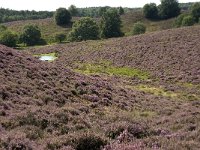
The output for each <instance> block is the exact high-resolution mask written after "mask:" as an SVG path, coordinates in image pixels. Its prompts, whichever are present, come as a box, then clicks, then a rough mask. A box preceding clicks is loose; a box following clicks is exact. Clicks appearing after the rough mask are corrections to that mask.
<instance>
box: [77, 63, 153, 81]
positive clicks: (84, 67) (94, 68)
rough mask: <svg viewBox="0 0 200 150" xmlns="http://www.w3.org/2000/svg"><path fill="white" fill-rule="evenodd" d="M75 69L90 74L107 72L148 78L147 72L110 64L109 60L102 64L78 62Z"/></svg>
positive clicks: (108, 73) (143, 78)
mask: <svg viewBox="0 0 200 150" xmlns="http://www.w3.org/2000/svg"><path fill="white" fill-rule="evenodd" d="M75 71H77V72H79V73H83V74H87V75H91V74H107V75H110V76H113V75H114V76H124V77H137V78H139V79H142V80H146V79H148V78H149V74H148V73H147V72H145V71H141V70H139V69H134V68H130V67H116V66H112V65H111V64H110V63H109V62H104V63H102V64H89V63H85V64H78V68H77V69H75Z"/></svg>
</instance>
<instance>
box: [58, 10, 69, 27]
mask: <svg viewBox="0 0 200 150" xmlns="http://www.w3.org/2000/svg"><path fill="white" fill-rule="evenodd" d="M71 18H72V17H71V14H70V12H69V11H68V10H67V9H65V8H58V9H57V10H56V13H55V22H56V24H57V25H59V26H62V25H67V24H69V23H70V22H71Z"/></svg>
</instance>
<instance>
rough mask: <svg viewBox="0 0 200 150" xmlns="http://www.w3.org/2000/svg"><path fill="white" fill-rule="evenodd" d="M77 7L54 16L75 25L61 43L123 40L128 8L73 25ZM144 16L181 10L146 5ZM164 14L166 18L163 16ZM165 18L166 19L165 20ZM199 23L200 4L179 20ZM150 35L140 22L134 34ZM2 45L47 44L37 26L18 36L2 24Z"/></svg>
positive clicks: (106, 10) (169, 3) (169, 2)
mask: <svg viewBox="0 0 200 150" xmlns="http://www.w3.org/2000/svg"><path fill="white" fill-rule="evenodd" d="M76 13H77V8H76V7H75V6H73V5H72V6H70V7H69V8H68V9H66V8H58V9H57V10H56V12H55V14H54V20H55V23H56V24H57V25H58V26H66V25H72V30H71V31H70V32H69V34H68V36H67V37H66V35H65V34H64V33H59V34H57V35H55V40H56V41H57V42H62V41H63V40H65V39H67V40H68V41H83V40H97V39H106V38H112V37H122V36H124V33H123V32H122V30H121V27H122V21H121V17H120V16H121V15H123V14H124V9H123V8H122V7H119V8H110V7H102V9H101V18H100V20H99V21H97V20H96V19H94V18H91V17H81V18H80V19H79V20H77V21H75V22H72V20H71V19H72V16H74V15H76ZM143 13H144V15H145V17H146V18H148V19H155V18H154V17H156V18H157V17H158V16H160V18H161V19H166V18H167V19H168V18H171V17H176V16H178V15H179V14H180V13H181V12H180V7H179V5H178V1H176V0H161V4H160V5H159V6H156V5H155V4H153V3H150V4H146V5H145V6H144V7H143ZM161 14H162V15H161ZM161 16H162V17H161ZM195 22H200V2H197V3H194V4H193V5H192V7H191V8H190V11H189V13H187V14H180V15H179V16H178V17H177V19H176V22H175V23H176V26H177V27H180V26H189V25H193V24H194V23H195ZM145 32H146V26H145V25H144V24H143V23H141V22H137V23H135V24H134V26H133V29H132V35H137V34H143V33H145ZM0 43H1V44H4V45H7V46H10V47H14V46H16V44H17V43H24V44H26V45H27V46H32V45H38V44H46V42H45V40H43V39H42V38H41V31H40V29H39V28H38V26H36V25H26V26H25V27H24V28H23V32H22V33H19V34H16V33H14V32H12V31H10V30H8V29H7V28H6V27H5V26H3V25H0Z"/></svg>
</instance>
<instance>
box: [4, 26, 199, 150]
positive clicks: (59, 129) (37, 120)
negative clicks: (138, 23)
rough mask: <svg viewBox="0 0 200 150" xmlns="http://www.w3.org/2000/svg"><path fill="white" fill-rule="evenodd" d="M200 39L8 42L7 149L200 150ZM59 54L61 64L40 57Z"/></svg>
mask: <svg viewBox="0 0 200 150" xmlns="http://www.w3.org/2000/svg"><path fill="white" fill-rule="evenodd" d="M199 35H200V27H199V26H194V27H190V28H181V29H176V30H167V31H162V32H157V33H153V34H146V35H142V36H135V37H125V38H117V39H110V40H105V41H87V42H80V43H68V44H61V45H53V46H45V47H40V48H31V49H28V50H27V51H17V50H14V49H11V48H8V47H5V46H3V45H0V149H3V150H4V149H5V150H10V149H17V150H25V149H30V150H31V149H32V150H35V149H37V150H43V149H44V150H46V149H49V150H56V149H61V150H140V149H141V150H143V149H200V143H199V140H200V125H199V122H200V91H199V89H200V76H199V75H200V73H199V71H200V62H199V60H200V51H199V47H200V45H199V44H200V39H199V38H198V37H199ZM51 52H55V53H56V54H57V55H58V59H56V60H55V61H53V62H44V61H40V60H39V59H37V58H35V57H34V56H33V55H36V54H42V53H43V54H44V53H51ZM84 64H87V65H88V64H90V66H93V68H92V74H88V73H86V72H87V71H88V68H87V65H85V66H86V68H84V67H83V66H84ZM95 67H97V68H95ZM99 68H101V70H99ZM105 68H106V69H105ZM123 68H126V69H123ZM129 68H132V69H131V70H132V71H133V70H134V71H136V70H137V71H136V73H137V74H136V75H135V74H134V73H135V72H134V73H133V72H131V74H130V73H125V72H126V71H130V69H129ZM89 69H90V68H89ZM102 69H105V71H102ZM77 70H78V71H77ZM124 71H125V72H124ZM144 73H145V75H147V74H148V78H140V75H144Z"/></svg>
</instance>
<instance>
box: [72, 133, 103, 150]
mask: <svg viewBox="0 0 200 150" xmlns="http://www.w3.org/2000/svg"><path fill="white" fill-rule="evenodd" d="M105 144H106V141H105V140H103V139H102V138H100V137H98V136H95V135H92V134H88V135H82V136H81V137H80V138H78V139H77V140H76V150H100V149H101V147H103V146H104V145H105Z"/></svg>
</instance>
